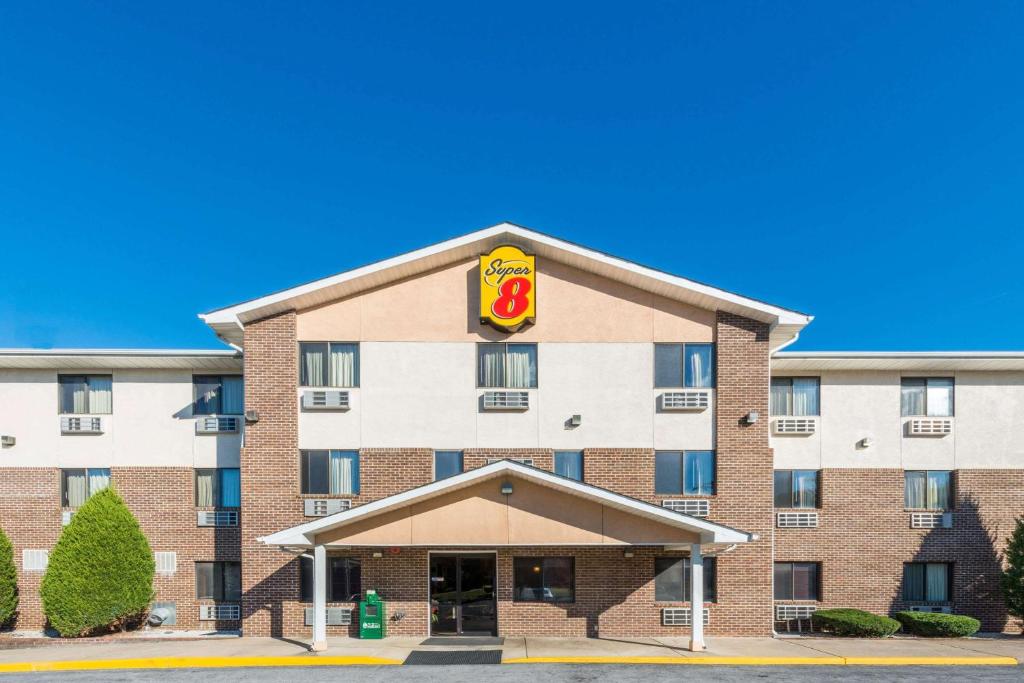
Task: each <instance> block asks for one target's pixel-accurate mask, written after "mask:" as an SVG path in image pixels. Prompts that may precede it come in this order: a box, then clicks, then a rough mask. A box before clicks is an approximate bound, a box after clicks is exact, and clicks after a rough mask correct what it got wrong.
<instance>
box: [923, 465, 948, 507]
mask: <svg viewBox="0 0 1024 683" xmlns="http://www.w3.org/2000/svg"><path fill="white" fill-rule="evenodd" d="M949 493H950V491H949V473H948V472H929V473H928V507H929V508H930V509H932V510H945V509H946V506H947V505H948V503H949Z"/></svg>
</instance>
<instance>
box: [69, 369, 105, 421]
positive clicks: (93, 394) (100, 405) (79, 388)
mask: <svg viewBox="0 0 1024 683" xmlns="http://www.w3.org/2000/svg"><path fill="white" fill-rule="evenodd" d="M113 382H114V380H113V378H112V377H111V376H110V375H58V376H57V385H58V387H59V388H60V412H61V413H72V414H75V413H78V414H93V415H97V414H98V415H109V414H110V409H111V387H112V385H113Z"/></svg>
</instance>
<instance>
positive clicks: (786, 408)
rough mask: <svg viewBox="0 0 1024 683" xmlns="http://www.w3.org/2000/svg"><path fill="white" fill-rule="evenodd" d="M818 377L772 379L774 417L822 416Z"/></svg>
mask: <svg viewBox="0 0 1024 683" xmlns="http://www.w3.org/2000/svg"><path fill="white" fill-rule="evenodd" d="M820 385H821V382H820V380H819V379H818V378H817V377H772V400H771V414H772V415H793V416H807V415H820V414H821V409H820V408H819V396H820V392H821V386H820Z"/></svg>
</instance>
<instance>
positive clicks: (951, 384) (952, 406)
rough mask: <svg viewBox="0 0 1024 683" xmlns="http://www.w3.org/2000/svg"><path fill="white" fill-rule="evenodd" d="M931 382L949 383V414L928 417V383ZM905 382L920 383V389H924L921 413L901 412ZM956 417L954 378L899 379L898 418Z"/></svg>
mask: <svg viewBox="0 0 1024 683" xmlns="http://www.w3.org/2000/svg"><path fill="white" fill-rule="evenodd" d="M932 380H943V381H948V382H949V399H950V400H949V414H948V415H930V414H929V413H928V383H929V382H930V381H932ZM907 381H911V382H922V383H923V384H922V385H921V387H922V388H923V389H924V400H923V401H922V405H923V406H924V412H923V413H920V414H918V413H904V412H903V389H904V386H905V385H906V382H907ZM955 416H956V377H948V376H942V377H939V376H934V377H917V376H908V377H900V417H955Z"/></svg>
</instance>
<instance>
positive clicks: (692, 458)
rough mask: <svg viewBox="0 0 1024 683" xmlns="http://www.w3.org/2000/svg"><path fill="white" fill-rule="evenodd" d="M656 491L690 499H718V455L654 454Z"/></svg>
mask: <svg viewBox="0 0 1024 683" xmlns="http://www.w3.org/2000/svg"><path fill="white" fill-rule="evenodd" d="M654 491H655V492H656V493H670V494H685V495H688V496H710V495H714V493H715V452H714V451H658V452H656V453H655V454H654Z"/></svg>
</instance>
